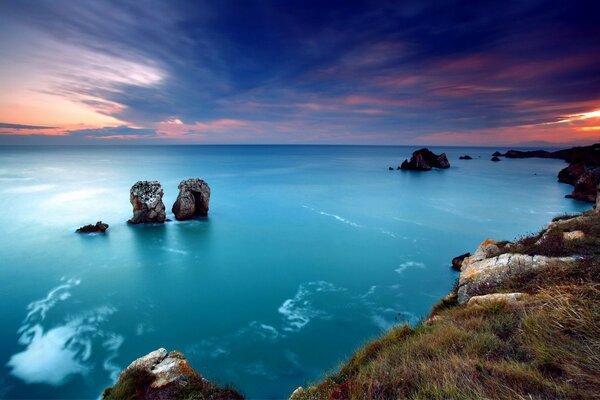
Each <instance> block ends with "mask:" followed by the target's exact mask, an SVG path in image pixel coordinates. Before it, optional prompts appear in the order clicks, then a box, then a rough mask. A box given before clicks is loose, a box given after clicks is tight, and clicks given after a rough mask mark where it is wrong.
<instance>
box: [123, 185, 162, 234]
mask: <svg viewBox="0 0 600 400" xmlns="http://www.w3.org/2000/svg"><path fill="white" fill-rule="evenodd" d="M162 197H163V189H162V186H161V185H160V182H158V181H138V182H136V183H135V185H133V186H132V187H131V190H130V191H129V201H130V202H131V204H132V205H133V217H132V218H131V219H130V220H129V221H127V222H129V223H130V224H143V223H153V222H160V223H162V222H165V218H166V215H165V205H164V204H163V201H162Z"/></svg>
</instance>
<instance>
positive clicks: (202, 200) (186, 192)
mask: <svg viewBox="0 0 600 400" xmlns="http://www.w3.org/2000/svg"><path fill="white" fill-rule="evenodd" d="M178 188H179V195H178V196H177V200H175V203H174V204H173V208H172V211H173V213H174V214H175V218H177V219H178V220H180V221H183V220H186V219H191V218H194V217H196V216H206V215H208V204H209V201H210V187H209V186H208V184H207V183H206V182H204V181H203V180H202V179H198V178H190V179H186V180H184V181H181V183H180V184H179V186H178ZM163 193H164V192H163V188H162V186H161V184H160V182H158V181H138V182H136V183H135V185H133V186H132V187H131V190H130V192H129V201H130V202H131V205H132V206H133V217H132V218H131V219H130V220H129V221H127V222H129V223H130V224H150V223H163V222H165V220H166V213H165V205H164V203H163V201H162V197H163Z"/></svg>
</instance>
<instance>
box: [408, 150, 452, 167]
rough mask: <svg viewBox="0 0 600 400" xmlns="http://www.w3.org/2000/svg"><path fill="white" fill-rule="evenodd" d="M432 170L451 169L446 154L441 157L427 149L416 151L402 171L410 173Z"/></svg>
mask: <svg viewBox="0 0 600 400" xmlns="http://www.w3.org/2000/svg"><path fill="white" fill-rule="evenodd" d="M432 168H450V163H449V162H448V158H447V157H446V153H442V154H440V155H438V154H435V153H433V152H432V151H431V150H429V149H427V148H423V149H420V150H417V151H415V152H414V153H413V154H412V157H411V158H410V161H409V160H404V162H402V165H400V169H403V170H410V171H429V170H431V169H432Z"/></svg>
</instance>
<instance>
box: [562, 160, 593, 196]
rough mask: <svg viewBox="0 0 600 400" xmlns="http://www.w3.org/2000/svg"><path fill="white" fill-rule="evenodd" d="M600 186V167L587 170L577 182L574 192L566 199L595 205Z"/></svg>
mask: <svg viewBox="0 0 600 400" xmlns="http://www.w3.org/2000/svg"><path fill="white" fill-rule="evenodd" d="M598 184H600V167H597V168H586V169H585V172H583V174H582V175H581V176H580V177H579V179H577V182H575V184H574V186H575V188H574V189H573V192H572V193H571V194H568V195H566V196H565V197H567V198H570V199H575V200H581V201H586V202H589V203H595V202H596V197H597V193H598Z"/></svg>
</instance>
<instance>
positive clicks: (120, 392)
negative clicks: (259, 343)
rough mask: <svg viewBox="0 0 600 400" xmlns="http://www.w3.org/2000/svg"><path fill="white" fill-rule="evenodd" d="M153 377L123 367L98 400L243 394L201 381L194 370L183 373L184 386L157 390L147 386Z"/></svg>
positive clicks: (224, 398)
mask: <svg viewBox="0 0 600 400" xmlns="http://www.w3.org/2000/svg"><path fill="white" fill-rule="evenodd" d="M154 379H155V376H154V374H152V373H151V372H149V371H148V370H146V369H141V368H132V369H129V370H126V371H125V372H124V373H123V374H122V375H121V377H120V378H119V380H118V381H117V383H116V384H115V385H114V386H113V387H109V388H107V389H105V390H104V393H103V394H102V400H142V399H178V400H241V399H243V398H244V397H243V396H242V395H241V394H239V393H238V392H237V391H235V390H234V389H232V388H228V387H225V388H221V387H219V386H217V385H215V384H213V383H210V382H208V381H206V380H203V379H202V378H201V377H200V375H198V374H197V373H196V372H195V371H190V373H189V374H186V377H185V385H181V386H180V385H166V386H165V387H163V388H162V389H160V394H159V393H158V390H150V389H149V386H150V384H151V383H152V382H153V381H154Z"/></svg>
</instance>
